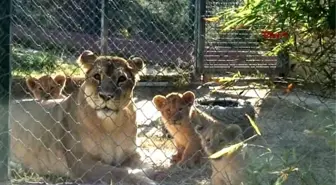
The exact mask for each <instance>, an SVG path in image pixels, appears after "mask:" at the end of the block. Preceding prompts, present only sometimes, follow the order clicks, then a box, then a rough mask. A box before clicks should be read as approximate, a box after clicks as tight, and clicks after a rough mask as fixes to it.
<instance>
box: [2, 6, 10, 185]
mask: <svg viewBox="0 0 336 185" xmlns="http://www.w3.org/2000/svg"><path fill="white" fill-rule="evenodd" d="M11 2H12V1H11V0H8V1H1V5H0V105H1V107H0V109H1V110H0V133H1V134H0V184H5V183H6V184H7V183H8V181H9V177H10V176H9V170H8V164H9V162H8V161H9V133H8V121H9V113H8V111H9V93H10V90H11V89H10V80H11V65H10V21H11V17H10V15H11Z"/></svg>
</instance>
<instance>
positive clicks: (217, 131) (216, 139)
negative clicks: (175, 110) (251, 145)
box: [195, 122, 245, 185]
mask: <svg viewBox="0 0 336 185" xmlns="http://www.w3.org/2000/svg"><path fill="white" fill-rule="evenodd" d="M203 123H204V122H203ZM195 131H196V133H197V134H198V135H199V136H200V138H201V143H202V148H203V149H204V151H205V152H206V153H207V155H209V156H210V155H212V154H214V153H215V152H217V151H219V150H221V149H222V148H224V147H226V146H229V145H232V144H236V143H239V142H241V141H242V140H243V132H242V129H241V128H240V127H239V126H238V125H236V124H212V123H209V124H201V125H196V126H195ZM211 166H212V175H211V183H212V185H239V184H241V183H242V182H243V180H244V172H243V170H244V169H243V168H244V166H245V159H244V157H243V154H242V152H240V151H236V152H235V153H233V154H231V155H230V156H221V157H220V158H217V159H211Z"/></svg>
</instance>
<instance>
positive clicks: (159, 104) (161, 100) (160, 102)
mask: <svg viewBox="0 0 336 185" xmlns="http://www.w3.org/2000/svg"><path fill="white" fill-rule="evenodd" d="M152 102H153V104H154V105H155V107H156V109H157V110H159V111H160V110H161V109H162V108H163V106H164V104H165V103H166V97H164V96H162V95H156V96H154V98H153V100H152Z"/></svg>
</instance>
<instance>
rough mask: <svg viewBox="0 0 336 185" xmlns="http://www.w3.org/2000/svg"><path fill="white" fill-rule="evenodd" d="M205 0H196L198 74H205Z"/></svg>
mask: <svg viewBox="0 0 336 185" xmlns="http://www.w3.org/2000/svg"><path fill="white" fill-rule="evenodd" d="M205 2H206V1H205V0H196V2H195V23H196V26H195V28H196V29H195V39H196V46H195V48H196V50H195V53H196V76H199V75H202V74H203V69H204V61H203V59H204V47H205V20H204V19H203V16H204V15H205V10H206V9H205V8H206V3H205Z"/></svg>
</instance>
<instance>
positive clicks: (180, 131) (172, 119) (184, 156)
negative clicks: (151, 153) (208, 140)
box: [152, 91, 202, 167]
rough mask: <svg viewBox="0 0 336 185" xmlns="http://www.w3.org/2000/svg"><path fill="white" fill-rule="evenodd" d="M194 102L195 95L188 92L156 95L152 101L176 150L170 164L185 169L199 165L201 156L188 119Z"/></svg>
mask: <svg viewBox="0 0 336 185" xmlns="http://www.w3.org/2000/svg"><path fill="white" fill-rule="evenodd" d="M194 100H195V95H194V93H192V92H190V91H187V92H185V93H183V94H180V93H176V92H172V93H170V94H168V95H167V96H162V95H156V96H155V97H154V98H153V100H152V101H153V104H154V105H155V107H156V109H157V110H158V111H160V112H161V118H162V121H163V123H164V125H165V127H166V128H167V130H168V132H169V133H170V134H171V135H172V137H173V140H174V143H175V145H176V148H177V153H176V154H175V155H173V156H172V160H171V162H172V163H173V164H178V165H182V166H187V167H193V166H194V165H195V164H196V163H199V162H200V158H201V156H202V152H201V149H202V148H201V142H200V139H199V137H198V136H197V134H196V133H195V131H194V129H193V127H192V125H191V124H190V119H189V112H190V110H191V109H192V105H193V104H194Z"/></svg>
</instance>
